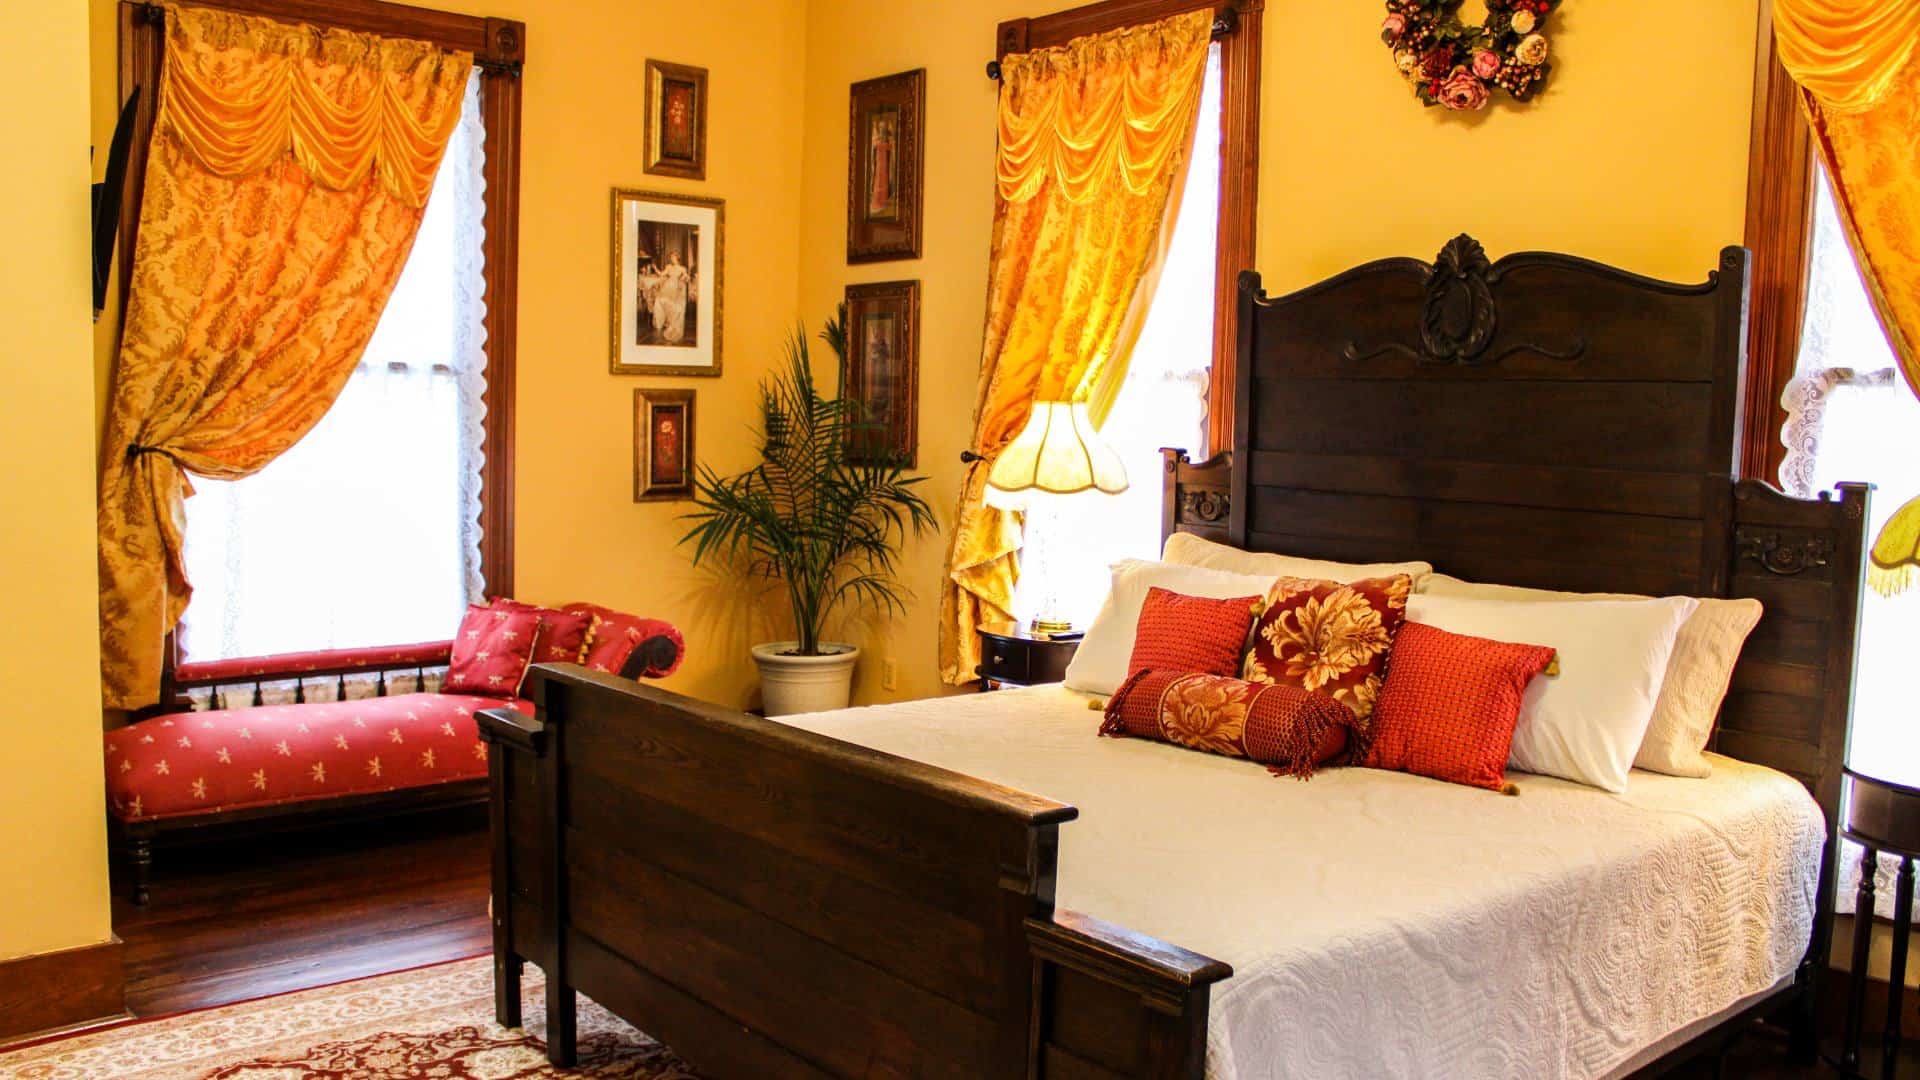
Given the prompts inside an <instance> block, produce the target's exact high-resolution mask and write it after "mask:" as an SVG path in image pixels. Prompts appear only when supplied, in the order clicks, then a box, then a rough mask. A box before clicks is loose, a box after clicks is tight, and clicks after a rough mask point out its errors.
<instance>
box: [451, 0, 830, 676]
mask: <svg viewBox="0 0 1920 1080" xmlns="http://www.w3.org/2000/svg"><path fill="white" fill-rule="evenodd" d="M452 6H455V7H458V8H461V9H464V10H468V11H472V12H474V13H476V14H478V13H485V14H488V15H495V16H505V17H511V18H520V19H524V20H525V21H526V23H527V74H526V85H525V102H524V107H525V112H524V116H523V124H522V130H523V132H524V134H525V141H524V144H523V146H522V149H521V157H520V161H521V168H522V176H523V180H522V188H521V194H520V212H521V222H520V342H519V344H520V358H519V364H520V368H519V379H518V391H517V392H518V398H519V400H518V414H517V420H516V422H517V424H518V427H519V440H518V446H517V452H518V456H517V458H516V463H515V472H516V475H515V478H514V482H515V484H516V486H517V489H518V490H517V502H516V509H515V526H514V543H515V545H516V547H517V557H516V562H517V567H516V573H517V578H518V580H517V590H516V591H517V592H518V593H519V595H521V596H522V597H525V598H528V599H532V600H539V601H545V602H549V603H558V602H564V601H570V600H593V601H596V602H599V603H603V604H608V605H611V606H613V607H616V608H620V609H623V610H628V611H634V612H637V613H640V614H645V615H657V616H660V617H663V618H668V619H672V620H673V621H675V622H676V623H678V624H679V625H680V627H681V629H682V630H683V631H684V632H685V633H686V635H687V638H688V646H689V647H688V650H687V662H686V665H685V667H684V668H683V669H682V671H681V673H680V674H678V675H676V676H675V677H674V679H673V680H671V683H670V685H672V686H673V687H674V688H675V689H678V690H681V691H682V692H685V693H690V694H694V695H697V696H700V697H703V698H707V699H709V700H713V701H719V702H725V703H730V704H740V705H744V704H747V703H748V700H749V698H748V694H749V691H750V690H751V688H752V686H753V684H754V681H755V680H754V678H753V675H752V670H753V668H752V663H751V661H750V660H749V659H748V656H747V646H748V645H749V644H750V643H751V642H752V641H755V640H764V639H765V637H766V636H767V634H766V633H765V632H764V631H763V629H762V628H761V627H759V626H756V625H754V622H755V620H754V619H753V618H751V617H750V614H749V613H748V611H747V608H746V605H745V604H744V603H743V602H742V599H741V596H740V593H739V590H737V589H735V588H732V587H731V586H730V585H728V584H727V583H725V582H717V583H716V582H715V581H714V580H713V578H712V577H711V576H710V575H708V574H706V573H704V572H697V571H695V570H693V569H692V568H691V566H690V565H689V563H688V561H687V559H686V557H685V556H684V555H683V554H682V553H681V552H680V551H678V550H676V549H675V548H674V546H673V543H674V541H675V540H677V539H678V538H679V536H680V535H681V534H682V533H683V532H684V531H685V526H684V524H683V523H682V522H680V521H679V520H678V516H679V515H681V514H684V513H685V512H686V511H687V508H688V507H687V504H685V503H646V504H635V503H634V502H633V501H632V499H633V391H634V388H635V387H638V386H678V387H688V388H691V389H693V390H694V391H695V392H696V393H697V395H698V397H697V399H696V404H695V417H696V429H695V440H696V450H697V451H698V453H699V456H700V458H701V459H702V460H703V461H705V462H707V463H709V464H712V465H713V466H715V467H716V468H719V469H722V470H727V471H737V470H739V469H741V468H744V467H745V466H746V465H747V464H748V463H749V460H750V457H751V447H750V446H749V444H748V443H747V441H746V440H745V439H744V438H742V437H741V433H742V432H743V431H744V430H745V426H746V425H747V423H748V422H749V421H751V420H753V419H754V418H755V417H756V416H757V401H758V399H757V398H756V397H755V395H754V393H753V387H754V385H755V382H756V381H757V380H758V378H759V377H760V375H761V373H762V372H763V371H765V370H766V369H767V368H768V366H769V365H770V364H772V363H774V362H775V361H777V359H778V357H779V346H780V342H781V340H782V339H783V337H784V335H785V334H786V333H787V330H788V328H789V327H790V326H791V325H792V323H793V319H794V317H795V313H796V310H795V302H794V296H795V289H796V281H797V280H798V275H799V234H798V231H797V229H796V228H795V225H794V222H795V219H796V218H798V217H799V215H800V213H801V205H800V197H799V185H800V162H801V151H800V145H801V144H800V125H799V118H800V97H801V93H802V81H801V73H802V68H801V59H802V34H803V33H804V26H803V23H802V11H803V7H802V5H800V4H798V3H792V2H788V0H715V2H711V3H702V4H693V5H688V4H685V3H678V2H667V0H646V2H643V3H635V2H633V0H569V2H568V3H564V4H554V3H541V2H539V0H462V2H461V3H459V4H455V5H452ZM650 56H651V57H656V58H659V59H662V60H670V61H673V62H676V63H684V64H695V65H698V66H701V67H705V68H708V69H709V70H710V72H711V77H710V80H709V83H708V85H709V88H710V89H709V92H710V94H711V104H710V109H711V111H710V113H709V114H708V137H707V179H706V181H705V182H693V181H686V180H675V179H671V178H667V177H659V176H648V175H647V174H646V173H644V172H642V171H641V168H640V164H641V142H640V138H641V117H642V111H643V105H642V103H643V101H644V83H643V81H642V75H643V70H644V63H645V60H646V58H647V57H650ZM615 186H621V187H633V188H643V189H648V190H664V191H680V192H692V193H697V194H701V195H706V196H714V197H719V198H724V199H725V200H726V201H727V206H726V253H725V273H726V295H725V296H724V297H723V300H722V311H721V314H722V318H723V320H724V338H723V342H722V347H723V350H724V352H723V360H724V364H725V374H724V375H723V376H722V377H721V378H717V379H671V378H652V377H649V378H635V377H632V376H615V375H611V374H609V373H608V371H607V275H608V272H609V262H610V258H611V256H610V254H609V250H608V248H609V241H608V229H609V223H608V217H609V213H610V211H609V208H608V202H609V198H610V195H609V193H610V191H611V189H612V188H614V187H615Z"/></svg>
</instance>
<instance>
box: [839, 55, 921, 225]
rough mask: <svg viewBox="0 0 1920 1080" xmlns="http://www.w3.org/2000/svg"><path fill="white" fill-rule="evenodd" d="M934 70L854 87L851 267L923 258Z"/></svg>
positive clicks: (849, 118)
mask: <svg viewBox="0 0 1920 1080" xmlns="http://www.w3.org/2000/svg"><path fill="white" fill-rule="evenodd" d="M926 106H927V69H926V68H915V69H914V70H912V71H903V72H900V73H899V74H897V75H887V76H884V77H882V78H878V79H868V80H866V81H864V82H857V83H854V84H853V88H852V91H851V92H850V93H849V94H848V110H847V111H848V115H847V262H849V263H870V262H886V261H889V260H893V259H917V258H919V257H920V237H921V225H920V218H921V213H920V211H921V182H922V180H923V178H924V177H923V174H924V171H925V163H926V134H925V131H924V117H925V115H926V111H927V108H926Z"/></svg>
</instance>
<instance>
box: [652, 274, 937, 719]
mask: <svg viewBox="0 0 1920 1080" xmlns="http://www.w3.org/2000/svg"><path fill="white" fill-rule="evenodd" d="M820 337H821V339H822V340H823V341H825V342H827V344H828V345H830V346H831V347H832V348H833V350H834V352H835V354H836V356H837V358H838V361H839V365H840V379H839V384H840V387H841V389H840V390H839V391H836V393H835V396H833V397H831V398H829V397H825V396H823V395H822V394H821V393H820V390H819V388H818V386H817V385H816V384H815V382H814V377H813V367H812V364H811V362H810V360H809V358H808V355H807V340H806V337H805V334H804V333H803V332H796V333H795V335H794V336H793V338H792V339H790V340H789V341H788V343H787V350H786V352H787V358H786V359H787V362H786V365H785V367H784V368H783V369H780V370H776V371H774V372H772V373H771V374H769V375H768V376H767V377H766V378H765V379H763V380H761V383H760V416H761V429H760V431H759V432H758V436H759V441H760V461H759V463H758V464H756V465H754V466H753V467H752V468H750V469H748V470H747V471H745V472H743V473H740V474H738V475H736V476H721V475H719V474H718V473H716V472H714V471H713V469H712V468H710V467H708V466H705V465H702V466H700V468H699V470H698V472H697V475H696V476H695V479H694V495H693V502H694V505H695V507H696V508H697V509H695V511H694V512H693V513H691V514H688V515H687V520H688V521H690V522H692V527H691V528H690V529H689V530H688V532H687V534H686V536H684V537H682V538H681V541H680V542H681V543H683V544H686V543H691V544H692V545H693V561H694V562H695V563H696V564H698V563H699V562H700V561H701V560H703V559H706V558H709V557H719V558H723V559H727V560H729V561H730V562H731V563H734V564H745V565H746V566H747V567H748V568H749V570H750V571H751V572H753V573H756V574H759V575H763V576H765V577H768V578H771V579H775V580H778V581H780V582H781V583H782V584H783V585H785V587H786V592H787V600H788V602H789V603H790V604H791V605H792V608H793V625H794V630H795V635H796V638H797V640H792V641H773V642H767V643H765V644H762V645H755V646H754V647H753V660H754V663H755V664H756V665H757V666H758V667H759V669H760V681H761V691H762V696H763V698H764V703H765V706H766V714H767V715H768V716H784V715H788V714H792V713H802V712H818V711H820V710H823V709H838V708H845V707H846V705H847V703H848V701H849V699H850V697H851V692H852V685H853V666H854V663H855V662H856V661H857V660H858V659H859V657H860V650H859V649H858V648H857V647H856V646H853V645H850V644H845V643H841V642H828V641H824V640H822V635H823V633H824V632H825V631H826V630H827V629H828V628H829V627H830V626H831V625H832V624H831V621H830V620H831V617H832V616H833V615H834V613H835V612H836V611H837V610H839V609H840V606H841V605H842V604H843V603H849V602H851V603H854V604H864V605H869V606H872V607H877V608H880V609H882V610H887V611H904V610H905V605H904V603H903V602H902V598H901V592H900V590H901V586H900V584H899V582H898V581H897V580H896V579H895V576H894V575H895V569H896V562H897V559H898V556H899V546H900V544H901V542H902V541H904V540H905V539H906V537H907V535H908V534H909V533H912V534H913V535H915V536H919V535H923V534H926V533H930V532H932V531H933V530H934V528H935V522H934V516H933V510H932V508H931V507H929V506H928V505H927V502H926V500H925V499H924V498H922V497H921V496H920V494H919V492H918V491H916V490H915V488H916V487H917V486H918V485H919V484H920V483H921V482H922V481H924V480H925V479H926V478H925V477H922V476H909V475H907V472H906V469H905V468H904V467H903V465H902V463H900V462H897V461H888V460H868V459H867V457H866V456H864V455H862V456H860V458H859V460H854V459H853V458H852V457H850V455H849V452H848V451H849V446H850V445H856V444H855V442H854V439H855V437H856V436H857V434H858V433H859V431H860V430H861V428H862V427H863V426H865V425H866V424H867V423H868V421H867V418H866V417H864V416H863V415H862V413H863V409H862V407H861V405H860V403H859V402H857V401H853V400H850V399H848V398H847V397H845V396H844V387H845V384H846V368H847V352H846V306H845V305H844V304H843V305H841V307H840V311H839V313H838V315H837V316H836V318H835V319H834V320H833V321H831V322H829V323H828V324H827V327H826V329H825V330H824V331H823V332H822V333H821V335H820ZM866 442H867V440H861V443H863V444H864V443H866Z"/></svg>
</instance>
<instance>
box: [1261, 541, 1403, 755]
mask: <svg viewBox="0 0 1920 1080" xmlns="http://www.w3.org/2000/svg"><path fill="white" fill-rule="evenodd" d="M1412 591H1413V579H1412V578H1410V577H1408V576H1407V575H1405V574H1395V575H1393V576H1392V577H1378V578H1362V579H1361V580H1359V581H1355V582H1351V583H1347V584H1342V583H1341V582H1338V581H1315V580H1312V579H1309V578H1295V577H1283V578H1280V579H1279V580H1277V581H1275V582H1274V583H1273V585H1272V587H1270V588H1268V589H1267V596H1266V610H1265V611H1262V612H1261V613H1260V621H1259V622H1257V623H1255V624H1254V627H1253V640H1252V642H1251V643H1250V644H1249V645H1248V646H1247V658H1246V662H1245V664H1244V665H1243V666H1242V668H1241V671H1240V677H1241V678H1243V679H1246V680H1248V681H1249V682H1258V683H1279V684H1282V685H1290V686H1297V687H1299V688H1301V689H1302V690H1318V691H1320V692H1321V693H1323V694H1328V695H1331V696H1332V697H1333V698H1334V699H1335V700H1337V701H1339V702H1340V704H1342V705H1345V706H1346V707H1347V709H1348V710H1349V711H1350V712H1352V714H1353V718H1354V721H1355V724H1354V737H1355V739H1356V740H1357V743H1358V745H1359V746H1360V747H1363V748H1364V746H1365V744H1366V741H1367V731H1368V728H1369V722H1370V718H1371V717H1372V716H1373V702H1374V699H1375V698H1376V697H1378V696H1379V693H1380V671H1381V668H1383V667H1384V666H1385V665H1386V662H1387V651H1388V650H1389V649H1391V648H1393V639H1394V636H1395V635H1396V634H1398V633H1399V632H1400V624H1402V623H1404V622H1406V620H1407V595H1408V594H1409V593H1411V592H1412Z"/></svg>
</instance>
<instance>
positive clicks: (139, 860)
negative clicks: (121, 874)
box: [127, 837, 153, 907]
mask: <svg viewBox="0 0 1920 1080" xmlns="http://www.w3.org/2000/svg"><path fill="white" fill-rule="evenodd" d="M127 891H128V894H129V897H130V899H132V900H133V902H134V903H135V904H137V905H139V906H141V907H145V906H146V904H147V901H148V900H150V899H152V898H153V841H152V840H150V839H147V838H146V837H136V838H134V839H131V840H128V841H127Z"/></svg>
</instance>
